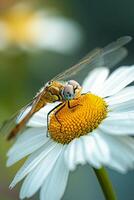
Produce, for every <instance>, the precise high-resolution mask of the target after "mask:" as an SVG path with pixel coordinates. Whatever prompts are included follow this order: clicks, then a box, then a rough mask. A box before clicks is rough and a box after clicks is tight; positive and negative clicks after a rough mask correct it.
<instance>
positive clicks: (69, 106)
mask: <svg viewBox="0 0 134 200" xmlns="http://www.w3.org/2000/svg"><path fill="white" fill-rule="evenodd" d="M67 103H68V108H69V109H72V108H75V107H77V106H82V104H77V105H74V106H71V105H70V101H68V102H67Z"/></svg>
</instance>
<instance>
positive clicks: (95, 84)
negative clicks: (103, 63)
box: [82, 67, 109, 94]
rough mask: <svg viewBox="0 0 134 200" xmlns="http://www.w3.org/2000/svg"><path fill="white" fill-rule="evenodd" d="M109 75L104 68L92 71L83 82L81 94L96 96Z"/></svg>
mask: <svg viewBox="0 0 134 200" xmlns="http://www.w3.org/2000/svg"><path fill="white" fill-rule="evenodd" d="M108 74H109V69H108V68H105V67H99V68H95V69H94V70H92V71H91V72H90V73H89V75H88V76H87V77H86V78H85V80H84V82H83V91H82V92H83V93H85V92H89V91H90V92H93V93H94V94H97V93H98V91H99V90H100V89H101V88H102V86H103V83H104V81H105V80H106V78H107V76H108Z"/></svg>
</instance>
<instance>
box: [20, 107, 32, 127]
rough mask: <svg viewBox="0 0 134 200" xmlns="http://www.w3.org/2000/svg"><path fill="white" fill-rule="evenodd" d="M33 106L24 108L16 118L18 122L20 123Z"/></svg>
mask: <svg viewBox="0 0 134 200" xmlns="http://www.w3.org/2000/svg"><path fill="white" fill-rule="evenodd" d="M31 108H32V106H28V107H27V108H26V109H25V110H24V111H23V109H22V112H21V113H20V114H19V116H18V117H17V119H16V123H19V122H20V121H21V120H22V119H23V118H24V117H25V116H26V115H27V114H28V113H29V111H30V110H31Z"/></svg>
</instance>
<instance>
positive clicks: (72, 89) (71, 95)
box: [61, 80, 82, 100]
mask: <svg viewBox="0 0 134 200" xmlns="http://www.w3.org/2000/svg"><path fill="white" fill-rule="evenodd" d="M81 89H82V88H81V86H80V85H79V83H78V82H76V81H74V80H69V81H68V82H67V83H66V84H65V85H64V87H63V88H62V90H61V95H62V98H63V100H71V99H75V98H78V97H79V96H80V94H81Z"/></svg>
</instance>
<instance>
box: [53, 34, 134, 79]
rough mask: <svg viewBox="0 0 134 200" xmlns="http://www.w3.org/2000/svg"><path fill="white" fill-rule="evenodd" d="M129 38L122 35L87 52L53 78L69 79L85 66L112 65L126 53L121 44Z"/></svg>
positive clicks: (129, 39)
mask: <svg viewBox="0 0 134 200" xmlns="http://www.w3.org/2000/svg"><path fill="white" fill-rule="evenodd" d="M131 39H132V38H131V37H130V36H124V37H121V38H119V39H118V40H116V41H114V42H112V43H110V44H108V45H107V46H105V47H104V48H96V49H94V50H93V51H91V52H89V54H87V55H86V56H85V57H84V58H83V59H82V60H81V61H80V62H79V63H78V64H76V65H74V66H72V67H71V68H69V69H67V70H65V71H64V72H62V73H60V74H59V75H57V76H56V77H55V78H54V79H55V80H58V81H61V80H66V79H69V78H70V77H72V76H74V75H76V74H77V73H78V72H80V71H81V70H84V68H85V67H88V68H90V69H91V68H93V67H100V66H107V67H112V66H114V65H115V64H117V63H118V62H119V61H121V60H122V59H123V58H124V57H125V56H126V55H127V50H126V49H125V48H124V47H123V46H124V45H125V44H127V43H128V42H129V41H131Z"/></svg>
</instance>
